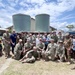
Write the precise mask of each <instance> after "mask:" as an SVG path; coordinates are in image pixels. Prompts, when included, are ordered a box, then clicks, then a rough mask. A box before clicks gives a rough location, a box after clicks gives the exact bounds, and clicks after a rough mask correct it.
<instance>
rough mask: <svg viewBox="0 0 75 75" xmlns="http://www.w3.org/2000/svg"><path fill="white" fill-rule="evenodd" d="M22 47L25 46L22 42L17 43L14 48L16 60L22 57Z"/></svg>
mask: <svg viewBox="0 0 75 75" xmlns="http://www.w3.org/2000/svg"><path fill="white" fill-rule="evenodd" d="M22 48H23V44H22V43H17V44H16V46H15V48H14V56H15V59H16V60H19V59H20V57H21V53H22Z"/></svg>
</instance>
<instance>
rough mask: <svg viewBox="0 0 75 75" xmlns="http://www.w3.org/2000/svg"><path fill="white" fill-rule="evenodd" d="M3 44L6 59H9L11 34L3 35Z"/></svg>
mask: <svg viewBox="0 0 75 75" xmlns="http://www.w3.org/2000/svg"><path fill="white" fill-rule="evenodd" d="M3 44H4V51H5V57H9V56H10V34H9V33H4V34H3Z"/></svg>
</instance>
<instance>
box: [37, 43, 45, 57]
mask: <svg viewBox="0 0 75 75" xmlns="http://www.w3.org/2000/svg"><path fill="white" fill-rule="evenodd" d="M37 48H38V53H39V58H40V57H41V56H42V57H43V58H44V53H45V50H44V49H45V44H44V43H43V42H42V43H39V44H38V45H37Z"/></svg>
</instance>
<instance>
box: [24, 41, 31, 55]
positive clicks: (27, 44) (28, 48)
mask: <svg viewBox="0 0 75 75" xmlns="http://www.w3.org/2000/svg"><path fill="white" fill-rule="evenodd" d="M31 48H32V44H31V43H29V42H26V43H25V44H24V55H25V54H26V52H28V51H29V50H31Z"/></svg>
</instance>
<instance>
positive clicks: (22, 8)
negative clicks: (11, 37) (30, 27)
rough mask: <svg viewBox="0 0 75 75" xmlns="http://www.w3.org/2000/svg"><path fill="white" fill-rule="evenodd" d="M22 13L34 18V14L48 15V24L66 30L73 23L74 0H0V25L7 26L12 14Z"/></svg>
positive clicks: (74, 14)
mask: <svg viewBox="0 0 75 75" xmlns="http://www.w3.org/2000/svg"><path fill="white" fill-rule="evenodd" d="M17 13H22V14H27V15H30V16H31V17H33V18H35V15H37V14H42V13H46V14H49V15H50V25H51V26H53V27H55V28H57V29H62V30H67V28H66V26H67V25H69V24H73V25H75V0H0V26H1V27H3V28H7V27H9V26H11V25H13V23H12V15H14V14H17Z"/></svg>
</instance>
